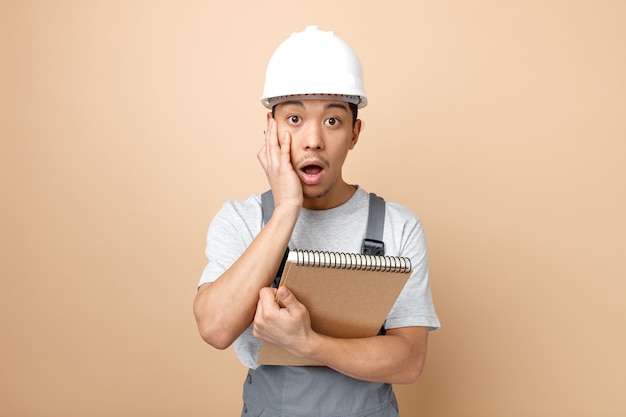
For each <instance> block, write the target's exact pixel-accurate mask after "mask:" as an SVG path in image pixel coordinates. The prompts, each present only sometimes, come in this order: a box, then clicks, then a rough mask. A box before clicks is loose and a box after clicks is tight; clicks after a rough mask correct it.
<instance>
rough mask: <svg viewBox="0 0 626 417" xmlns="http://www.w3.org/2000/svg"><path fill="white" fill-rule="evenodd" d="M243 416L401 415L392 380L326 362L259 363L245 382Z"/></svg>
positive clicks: (250, 371)
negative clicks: (365, 377)
mask: <svg viewBox="0 0 626 417" xmlns="http://www.w3.org/2000/svg"><path fill="white" fill-rule="evenodd" d="M243 400H244V405H243V411H242V413H241V416H242V417H257V416H263V417H313V416H315V417H398V403H397V401H396V397H395V395H394V393H393V390H392V387H391V385H390V384H382V383H373V382H366V381H360V380H358V379H354V378H350V377H348V376H345V375H343V374H340V373H338V372H336V371H334V370H332V369H330V368H327V367H323V366H319V367H318V366H311V367H298V366H260V367H258V368H257V369H250V370H249V371H248V376H247V378H246V381H245V382H244V389H243Z"/></svg>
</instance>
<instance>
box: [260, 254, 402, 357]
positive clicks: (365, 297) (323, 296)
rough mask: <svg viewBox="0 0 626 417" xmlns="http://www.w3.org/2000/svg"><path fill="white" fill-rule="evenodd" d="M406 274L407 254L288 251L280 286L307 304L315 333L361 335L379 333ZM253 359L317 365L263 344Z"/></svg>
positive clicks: (343, 335) (341, 335)
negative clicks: (399, 255) (402, 255)
mask: <svg viewBox="0 0 626 417" xmlns="http://www.w3.org/2000/svg"><path fill="white" fill-rule="evenodd" d="M410 273H411V261H410V259H409V258H403V257H396V256H375V255H362V254H358V253H340V252H323V251H309V250H291V251H290V252H289V254H288V256H287V261H286V263H285V268H284V270H283V274H282V277H281V282H280V285H285V286H287V287H288V288H289V290H290V291H291V292H292V293H293V294H294V295H295V296H296V298H297V299H298V300H299V301H300V302H301V303H302V304H304V305H305V306H306V307H307V309H308V311H309V315H310V317H311V327H312V328H313V330H315V331H316V332H319V333H322V334H325V335H327V336H332V337H339V338H360V337H370V336H376V335H377V334H378V331H379V330H380V327H381V326H382V325H383V323H384V322H385V319H386V317H387V315H388V314H389V311H390V310H391V308H392V307H393V304H394V303H395V301H396V299H397V298H398V296H399V295H400V292H401V291H402V288H403V287H404V285H405V284H406V281H407V280H408V278H409V276H410ZM257 363H258V364H259V365H291V366H302V365H307V366H315V365H320V364H319V363H316V362H313V361H307V360H302V359H300V358H297V357H296V356H294V355H291V354H290V353H288V352H287V351H285V350H283V349H281V348H280V347H278V346H276V345H273V344H271V343H265V342H264V343H263V344H262V345H261V350H260V352H259V356H258V359H257Z"/></svg>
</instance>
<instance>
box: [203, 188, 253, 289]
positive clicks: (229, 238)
mask: <svg viewBox="0 0 626 417" xmlns="http://www.w3.org/2000/svg"><path fill="white" fill-rule="evenodd" d="M256 200H257V199H255V198H254V197H251V198H250V199H248V200H246V201H245V202H237V201H230V202H227V203H226V204H224V206H223V207H222V208H221V209H220V211H219V212H218V213H217V214H216V215H215V217H214V218H213V221H212V222H211V225H210V226H209V230H208V232H207V239H206V251H205V254H206V257H207V260H208V263H207V265H206V266H205V268H204V270H203V271H202V276H201V277H200V282H199V283H198V286H200V285H202V284H205V283H207V282H214V281H215V280H216V279H218V278H219V277H220V276H221V275H222V274H223V273H224V271H226V270H227V269H228V268H230V266H231V265H232V264H233V263H234V262H235V261H236V260H237V259H239V257H240V256H241V254H242V253H243V252H244V251H245V250H246V248H247V247H248V246H249V245H250V243H251V242H252V240H253V237H254V236H256V234H257V233H258V232H259V231H260V229H261V222H262V219H261V208H260V204H259V202H257V201H256ZM259 201H260V200H259Z"/></svg>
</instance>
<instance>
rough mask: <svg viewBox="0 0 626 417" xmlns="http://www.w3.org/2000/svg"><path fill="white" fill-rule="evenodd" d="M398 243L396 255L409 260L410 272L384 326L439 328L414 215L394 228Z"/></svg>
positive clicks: (420, 232)
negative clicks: (398, 239)
mask: <svg viewBox="0 0 626 417" xmlns="http://www.w3.org/2000/svg"><path fill="white" fill-rule="evenodd" d="M394 230H396V234H397V235H398V236H396V237H399V238H400V240H401V244H400V247H399V253H398V255H399V256H405V257H408V258H410V259H411V265H412V268H413V272H412V273H411V277H410V278H409V280H408V281H407V283H406V285H405V286H404V288H403V289H402V292H401V293H400V295H399V296H398V299H397V300H396V302H395V304H394V306H393V307H392V309H391V311H390V313H389V315H388V316H387V320H386V322H385V327H386V328H387V329H393V328H398V327H409V326H425V327H429V328H430V330H431V331H434V330H437V329H438V328H439V327H440V324H439V318H438V317H437V313H436V312H435V306H434V304H433V299H432V294H431V290H430V283H429V278H428V251H427V248H426V238H425V236H424V230H423V228H422V224H421V222H420V221H419V219H417V218H416V217H414V216H410V217H408V220H406V221H405V222H403V224H402V227H397V225H396V227H395V228H394Z"/></svg>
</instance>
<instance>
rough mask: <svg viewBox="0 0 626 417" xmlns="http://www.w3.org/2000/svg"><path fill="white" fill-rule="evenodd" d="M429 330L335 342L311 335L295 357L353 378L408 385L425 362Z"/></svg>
mask: <svg viewBox="0 0 626 417" xmlns="http://www.w3.org/2000/svg"><path fill="white" fill-rule="evenodd" d="M427 339H428V328H426V327H412V328H405V329H392V330H389V331H388V333H387V335H385V336H376V337H370V338H363V339H337V338H332V337H327V336H323V335H320V334H317V333H315V334H313V335H312V337H311V338H310V340H309V341H308V342H307V344H306V345H305V346H306V347H305V348H303V350H302V351H300V352H298V353H297V354H299V355H301V356H305V357H307V358H310V359H313V360H315V361H317V362H320V363H322V364H324V365H326V366H328V367H330V368H333V369H334V370H336V371H338V372H341V373H342V374H345V375H348V376H350V377H353V378H357V379H361V380H365V381H373V382H385V383H399V384H408V383H412V382H415V381H416V380H417V379H418V377H419V376H420V374H421V372H422V369H423V366H424V362H425V359H426V346H427Z"/></svg>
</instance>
